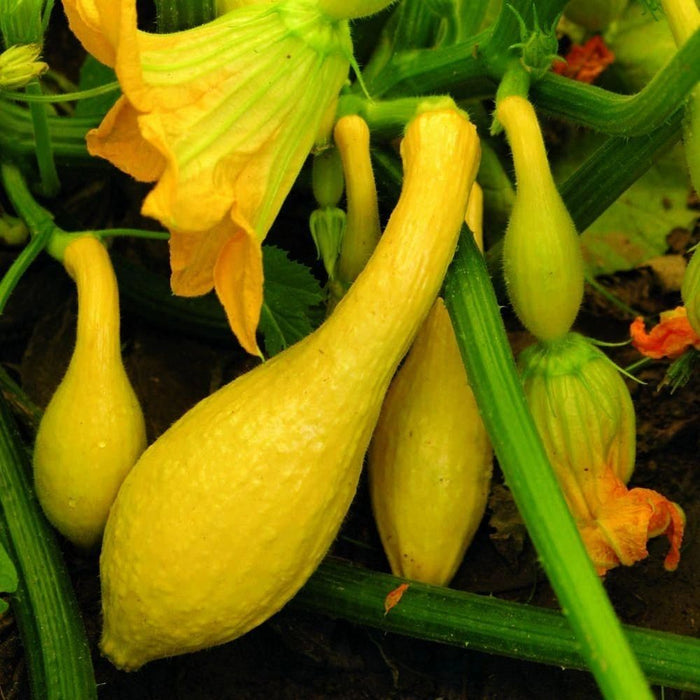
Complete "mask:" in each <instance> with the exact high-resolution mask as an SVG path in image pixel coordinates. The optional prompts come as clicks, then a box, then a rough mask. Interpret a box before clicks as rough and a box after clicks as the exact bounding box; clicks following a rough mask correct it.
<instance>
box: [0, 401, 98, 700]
mask: <svg viewBox="0 0 700 700" xmlns="http://www.w3.org/2000/svg"><path fill="white" fill-rule="evenodd" d="M28 471H29V464H28V462H27V453H26V451H25V449H24V446H23V445H22V443H21V441H20V439H19V436H18V433H17V428H16V426H15V425H14V421H13V420H12V416H11V415H10V412H9V410H8V408H7V405H6V402H5V399H4V398H2V397H0V506H1V509H0V510H1V512H0V541H1V542H2V545H3V546H4V547H5V549H7V551H8V553H9V554H10V556H11V557H12V560H13V561H14V563H15V565H16V567H17V571H18V574H19V587H18V589H17V592H16V593H14V594H13V595H12V596H11V605H12V612H13V614H14V616H15V619H16V620H17V625H18V627H19V630H20V634H21V636H22V642H23V644H24V648H25V653H26V658H27V666H28V668H29V678H30V684H31V688H32V696H33V697H35V698H37V699H39V698H41V700H69V699H72V698H80V700H90V699H91V698H96V697H97V690H96V686H95V678H94V673H93V669H92V662H91V659H90V649H89V646H88V642H87V638H86V636H85V629H84V627H83V622H82V619H81V617H80V611H79V609H78V604H77V602H76V599H75V595H74V593H73V588H72V585H71V581H70V578H69V577H68V574H67V572H66V569H65V566H64V563H63V560H62V558H61V552H60V549H59V547H58V545H57V543H56V541H55V539H54V535H53V531H52V529H51V527H50V526H49V524H48V523H47V522H46V519H45V518H44V515H43V513H42V512H41V510H40V508H39V505H38V503H37V501H36V497H35V496H34V493H33V491H32V488H31V485H30V482H29V478H28V476H27V474H28Z"/></svg>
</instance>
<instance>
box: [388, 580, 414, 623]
mask: <svg viewBox="0 0 700 700" xmlns="http://www.w3.org/2000/svg"><path fill="white" fill-rule="evenodd" d="M410 585H411V584H410V583H401V584H399V585H398V586H397V587H396V588H394V590H393V591H389V592H388V593H387V594H386V598H384V614H385V615H388V614H389V611H390V610H391V609H392V608H395V607H396V606H397V605H398V604H399V602H400V601H401V598H403V594H404V593H405V592H406V591H407V590H408V588H409V586H410Z"/></svg>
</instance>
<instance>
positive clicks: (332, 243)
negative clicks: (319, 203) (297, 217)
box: [309, 207, 346, 281]
mask: <svg viewBox="0 0 700 700" xmlns="http://www.w3.org/2000/svg"><path fill="white" fill-rule="evenodd" d="M345 221H346V216H345V212H344V211H343V210H342V209H338V208H337V207H324V208H323V209H316V210H315V211H313V212H311V217H310V219H309V228H310V230H311V237H312V238H313V239H314V243H315V244H316V252H317V253H318V257H319V258H321V259H322V260H323V266H324V267H325V269H326V273H327V274H328V277H329V279H330V280H331V281H333V280H334V279H335V276H336V273H335V269H336V266H337V262H338V257H339V256H340V248H341V246H342V244H343V234H344V233H345Z"/></svg>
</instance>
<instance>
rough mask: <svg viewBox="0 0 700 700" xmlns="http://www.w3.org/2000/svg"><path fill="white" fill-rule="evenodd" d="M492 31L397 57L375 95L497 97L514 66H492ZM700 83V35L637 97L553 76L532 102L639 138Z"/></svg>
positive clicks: (536, 88) (538, 86)
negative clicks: (501, 82) (500, 84)
mask: <svg viewBox="0 0 700 700" xmlns="http://www.w3.org/2000/svg"><path fill="white" fill-rule="evenodd" d="M504 21H505V20H504ZM491 31H492V30H489V31H486V32H482V33H481V34H478V35H477V36H475V37H473V38H472V39H471V40H469V41H467V42H463V43H460V44H455V45H454V46H448V47H445V48H436V49H429V50H426V49H423V50H418V51H410V52H400V53H397V54H396V55H395V56H393V57H392V59H391V60H389V61H388V62H387V63H386V65H385V66H384V67H383V68H382V70H380V71H379V72H378V73H377V75H375V76H373V78H372V80H371V81H369V85H368V88H369V90H370V94H372V95H373V96H375V97H379V96H396V97H398V96H400V95H402V94H411V95H417V94H435V93H450V94H451V95H452V96H453V97H454V98H455V99H463V98H464V99H466V98H469V97H485V96H493V95H494V94H495V92H496V87H497V80H498V79H500V77H501V76H502V75H503V74H504V73H505V71H506V69H507V67H508V61H507V60H505V59H501V58H499V59H498V60H499V62H498V65H497V66H496V67H494V65H495V64H493V65H492V64H491V63H489V61H492V60H494V59H492V58H490V57H489V55H488V54H487V53H486V49H485V48H484V44H485V45H486V46H489V45H490V44H491V41H492V40H493V39H492V38H489V37H491ZM504 31H505V30H504ZM509 58H512V55H511V56H510V57H509ZM699 79H700V32H696V33H695V34H694V35H693V36H692V37H691V38H690V39H689V40H688V41H687V42H686V43H685V44H684V46H683V47H682V48H681V49H679V51H678V52H677V53H676V54H675V55H674V56H673V58H671V60H670V61H669V62H668V63H667V64H666V65H665V66H664V67H663V68H662V69H661V70H660V71H659V72H658V73H657V74H656V76H654V78H653V79H652V80H651V81H650V82H649V84H648V85H647V86H646V87H644V88H643V89H642V90H641V91H640V92H638V93H636V94H635V95H619V94H617V93H614V92H610V91H609V90H604V89H602V88H599V87H595V86H593V85H585V84H583V83H580V82H578V81H575V80H570V79H568V78H563V77H562V76H559V75H556V74H554V73H547V74H546V75H545V76H544V77H543V78H542V79H541V80H539V81H537V82H534V83H533V85H532V88H531V93H530V96H531V98H532V101H533V103H534V104H535V105H536V106H537V108H538V109H539V110H541V111H542V112H543V113H545V114H548V115H550V116H553V117H557V118H561V119H567V120H569V121H571V122H573V123H576V124H580V125H582V126H586V127H590V128H592V129H595V130H597V131H601V132H603V133H607V134H611V135H619V136H637V135H641V134H646V133H649V132H650V131H653V130H654V129H657V128H659V127H660V126H662V125H663V124H664V123H665V122H666V120H667V119H668V118H669V117H670V116H671V115H672V114H673V113H674V112H676V110H677V109H678V107H679V106H680V105H681V104H682V102H683V101H684V100H685V99H686V97H687V96H688V94H689V93H690V91H691V90H692V88H693V86H694V85H695V84H696V83H697V81H698V80H699Z"/></svg>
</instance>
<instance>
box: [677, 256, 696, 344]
mask: <svg viewBox="0 0 700 700" xmlns="http://www.w3.org/2000/svg"><path fill="white" fill-rule="evenodd" d="M681 297H682V298H683V303H684V304H685V310H686V313H687V314H688V322H689V323H690V325H691V326H692V328H693V330H694V331H695V332H696V333H697V334H698V335H700V247H698V248H696V249H695V252H694V253H693V257H692V258H690V262H689V263H688V268H687V269H686V271H685V275H684V277H683V284H682V285H681Z"/></svg>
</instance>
